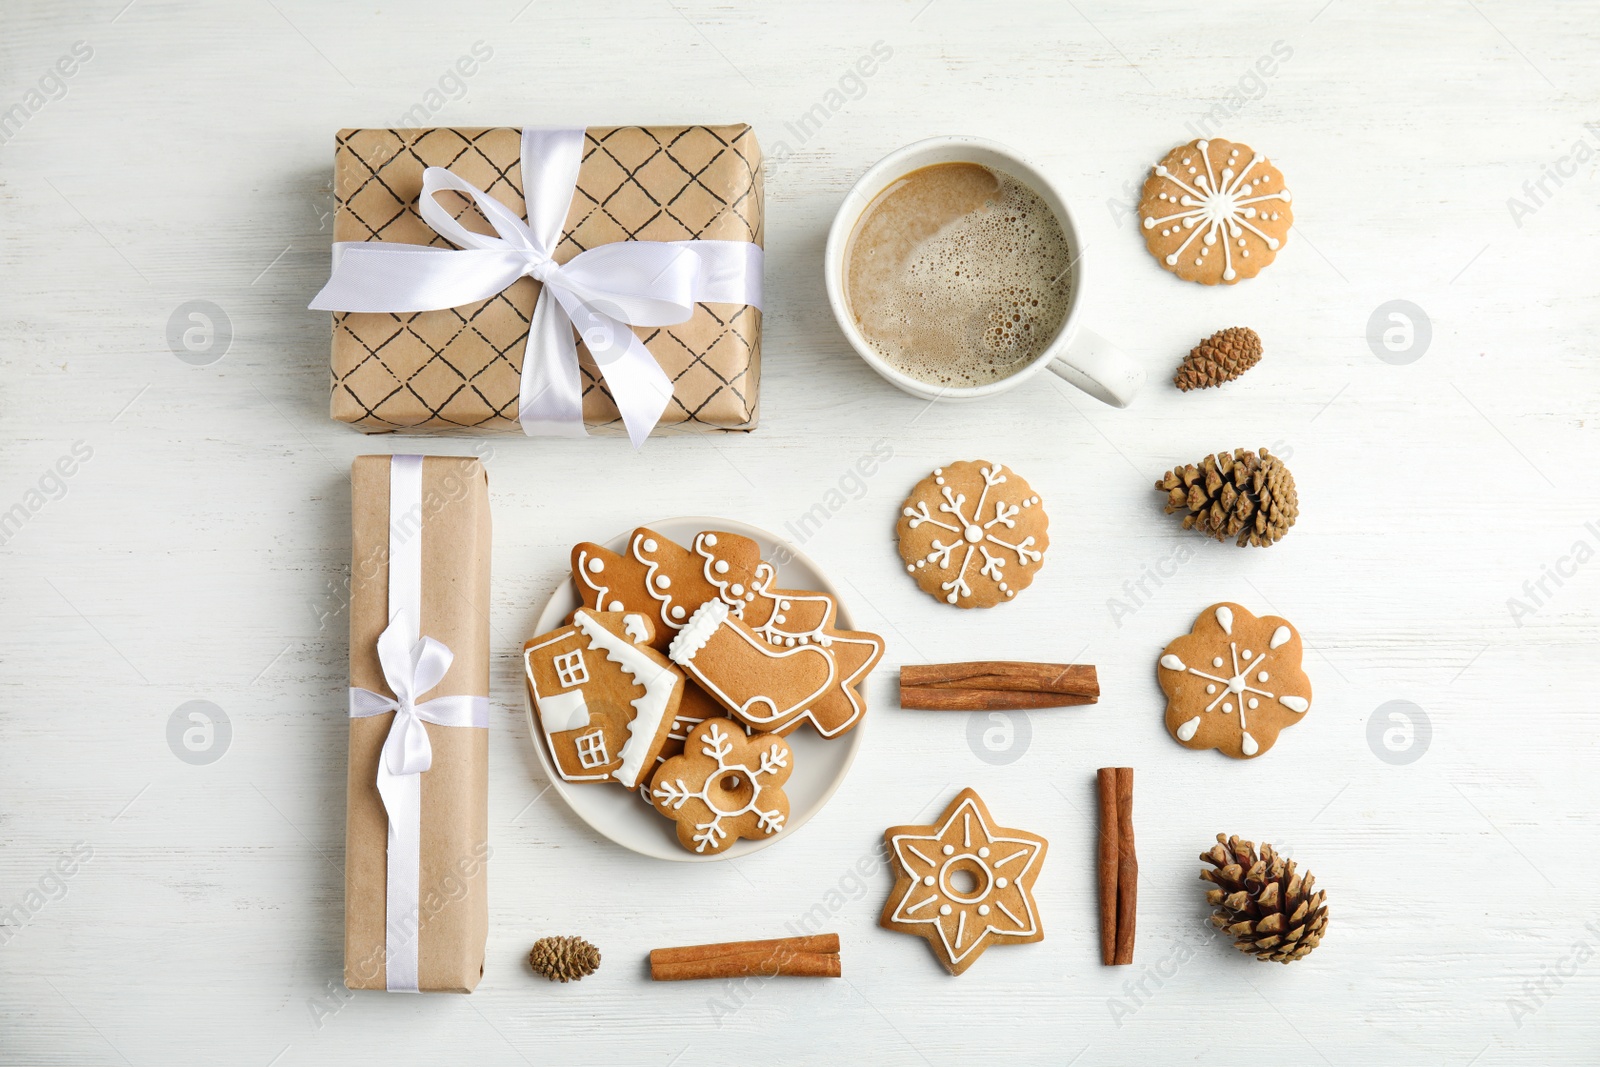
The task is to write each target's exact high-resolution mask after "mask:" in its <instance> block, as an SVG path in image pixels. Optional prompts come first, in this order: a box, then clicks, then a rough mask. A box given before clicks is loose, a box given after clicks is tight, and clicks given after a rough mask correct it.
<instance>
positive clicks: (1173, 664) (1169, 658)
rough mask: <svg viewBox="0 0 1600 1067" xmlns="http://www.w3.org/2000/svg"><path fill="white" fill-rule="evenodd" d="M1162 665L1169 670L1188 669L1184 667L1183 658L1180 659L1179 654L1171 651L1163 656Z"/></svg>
mask: <svg viewBox="0 0 1600 1067" xmlns="http://www.w3.org/2000/svg"><path fill="white" fill-rule="evenodd" d="M1161 665H1162V666H1163V667H1165V668H1166V669H1167V670H1169V671H1181V670H1185V669H1186V668H1185V667H1184V663H1183V660H1181V659H1179V658H1178V657H1177V656H1174V655H1173V654H1172V653H1171V652H1168V653H1167V654H1166V655H1165V656H1162V657H1161Z"/></svg>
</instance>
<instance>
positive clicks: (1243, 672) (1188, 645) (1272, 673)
mask: <svg viewBox="0 0 1600 1067" xmlns="http://www.w3.org/2000/svg"><path fill="white" fill-rule="evenodd" d="M1303 653H1304V649H1303V647H1302V646H1301V643H1300V632H1299V631H1298V630H1296V629H1295V628H1294V627H1293V626H1291V625H1289V622H1288V620H1286V619H1280V618H1278V617H1277V616H1276V615H1267V616H1265V617H1263V618H1259V619H1258V618H1256V617H1255V616H1254V615H1252V614H1250V612H1248V611H1246V610H1245V609H1244V608H1242V607H1240V606H1239V605H1238V604H1213V605H1211V607H1209V608H1207V609H1206V610H1204V611H1202V612H1201V613H1200V617H1199V618H1198V619H1196V620H1195V623H1194V628H1193V629H1192V630H1190V631H1189V633H1188V634H1187V635H1186V636H1184V637H1180V638H1178V639H1177V640H1176V641H1174V642H1172V643H1171V644H1170V645H1168V646H1167V647H1166V651H1164V652H1163V653H1162V655H1161V661H1160V665H1159V666H1158V667H1157V668H1156V677H1157V678H1158V679H1159V680H1160V682H1161V691H1162V692H1164V693H1166V694H1167V732H1168V733H1170V734H1172V736H1173V737H1174V738H1176V739H1177V741H1178V743H1179V744H1181V745H1183V746H1185V747H1186V748H1199V749H1205V748H1214V749H1217V750H1218V751H1219V752H1221V753H1222V754H1223V755H1225V756H1232V757H1233V758H1234V759H1251V758H1253V757H1255V756H1259V755H1261V754H1262V753H1263V752H1265V751H1267V749H1269V748H1271V747H1272V746H1273V743H1274V742H1276V741H1277V740H1278V731H1280V730H1282V729H1283V728H1284V727H1286V726H1293V725H1294V724H1295V723H1297V722H1299V721H1300V720H1301V718H1303V717H1304V716H1305V713H1306V712H1307V711H1308V710H1310V708H1311V679H1309V678H1307V677H1306V672H1305V671H1303V670H1301V669H1300V658H1301V656H1302V655H1303Z"/></svg>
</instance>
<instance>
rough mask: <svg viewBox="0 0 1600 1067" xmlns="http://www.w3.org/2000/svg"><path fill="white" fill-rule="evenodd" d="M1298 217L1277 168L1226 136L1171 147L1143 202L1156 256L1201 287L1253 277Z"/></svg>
mask: <svg viewBox="0 0 1600 1067" xmlns="http://www.w3.org/2000/svg"><path fill="white" fill-rule="evenodd" d="M1293 223H1294V212H1292V211H1290V210H1289V190H1288V189H1286V188H1285V187H1284V184H1283V174H1282V173H1280V172H1279V170H1278V168H1277V167H1274V166H1273V165H1272V164H1271V163H1270V162H1268V160H1267V157H1266V156H1263V155H1261V154H1260V153H1259V152H1257V151H1256V150H1255V149H1253V148H1251V147H1250V146H1249V145H1242V144H1235V143H1233V142H1232V141H1224V140H1220V139H1217V140H1209V141H1191V142H1189V143H1188V144H1183V145H1179V146H1178V147H1177V148H1174V149H1173V150H1172V151H1171V152H1168V153H1167V158H1166V159H1163V160H1162V161H1161V162H1160V163H1157V164H1156V165H1155V166H1154V167H1153V168H1152V169H1151V171H1150V177H1149V179H1148V180H1147V181H1146V182H1145V183H1144V194H1143V196H1142V197H1141V198H1140V200H1139V225H1140V227H1141V228H1142V229H1143V231H1144V243H1145V246H1146V247H1147V248H1149V249H1150V254H1151V255H1152V256H1155V257H1156V259H1157V260H1158V261H1159V262H1160V263H1161V265H1162V266H1163V267H1165V268H1167V270H1169V271H1171V272H1172V273H1174V274H1176V275H1177V276H1178V277H1180V278H1182V279H1183V280H1184V281H1188V282H1199V283H1200V284H1202V285H1218V284H1222V285H1233V284H1235V283H1236V282H1238V281H1240V280H1241V279H1243V278H1254V277H1255V276H1256V275H1257V274H1258V273H1260V271H1261V268H1262V267H1265V266H1266V265H1267V264H1268V263H1271V262H1272V260H1273V258H1274V257H1275V256H1277V254H1278V249H1280V248H1282V247H1283V242H1284V241H1285V240H1287V239H1288V236H1289V227H1290V225H1292V224H1293Z"/></svg>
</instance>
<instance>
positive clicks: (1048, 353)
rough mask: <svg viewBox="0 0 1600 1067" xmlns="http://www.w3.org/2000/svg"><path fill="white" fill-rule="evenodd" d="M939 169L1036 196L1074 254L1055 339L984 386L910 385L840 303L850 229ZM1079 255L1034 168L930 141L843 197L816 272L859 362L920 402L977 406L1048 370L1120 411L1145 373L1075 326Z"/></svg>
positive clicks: (955, 141) (1070, 224)
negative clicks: (962, 166) (947, 167)
mask: <svg viewBox="0 0 1600 1067" xmlns="http://www.w3.org/2000/svg"><path fill="white" fill-rule="evenodd" d="M938 163H977V164H980V165H982V166H985V167H988V168H989V169H991V170H997V171H1000V172H1002V173H1005V174H1009V175H1010V176H1011V177H1013V178H1015V179H1017V180H1018V181H1020V182H1021V183H1022V184H1024V185H1026V186H1027V187H1028V188H1030V189H1032V190H1033V191H1034V192H1035V193H1037V194H1039V197H1040V198H1041V199H1042V200H1043V201H1044V202H1045V205H1046V206H1047V207H1049V208H1050V210H1051V211H1052V212H1054V213H1055V216H1056V220H1057V221H1058V222H1060V223H1061V229H1062V230H1063V231H1064V232H1065V234H1066V237H1067V246H1068V247H1069V248H1070V249H1072V250H1073V251H1074V252H1075V254H1076V258H1074V259H1073V261H1072V265H1071V267H1070V270H1071V271H1072V297H1071V301H1070V302H1069V303H1068V305H1067V313H1066V315H1065V316H1064V317H1063V318H1062V320H1061V327H1060V329H1058V330H1057V331H1056V335H1055V337H1054V338H1052V339H1051V341H1050V343H1049V344H1047V345H1046V346H1045V347H1044V351H1042V352H1040V353H1039V354H1038V355H1037V356H1035V357H1034V359H1033V361H1032V362H1030V363H1029V364H1027V365H1026V366H1024V367H1022V368H1021V369H1019V370H1017V371H1016V372H1015V373H1013V374H1010V375H1008V376H1007V377H1005V378H1002V379H1000V380H999V381H997V382H989V383H988V384H986V385H971V386H950V385H938V384H935V383H933V382H925V381H922V380H920V379H918V378H913V377H911V376H910V375H908V374H905V373H903V372H901V371H898V370H896V369H895V368H893V367H891V366H889V364H888V363H886V362H885V361H884V359H883V357H882V356H880V355H878V354H877V353H876V352H875V351H873V349H872V346H871V345H869V344H868V343H867V340H866V338H865V337H863V336H862V335H861V330H860V328H859V327H858V326H857V325H856V319H855V315H854V314H853V313H852V312H851V310H850V304H849V301H848V300H847V299H846V298H845V292H844V277H845V254H846V251H847V249H848V248H849V245H850V235H851V234H852V233H854V232H855V228H856V223H857V222H858V221H859V220H860V219H861V216H862V214H863V213H864V212H865V211H866V209H867V206H868V205H869V204H871V203H872V201H873V200H874V199H875V198H876V197H877V196H878V194H879V193H882V192H883V191H884V190H885V189H887V188H888V187H889V186H890V185H892V184H894V183H895V182H897V181H899V180H900V179H901V178H903V177H905V176H906V175H907V174H910V173H911V172H912V171H914V170H919V169H921V168H923V167H929V166H933V165H935V164H938ZM1083 251H1084V245H1083V238H1082V237H1081V236H1080V235H1079V233H1078V227H1077V224H1076V223H1075V222H1074V221H1073V218H1072V212H1071V210H1069V209H1068V207H1067V202H1066V200H1065V199H1064V198H1063V197H1062V196H1061V194H1060V193H1059V192H1058V191H1057V190H1056V187H1055V186H1054V185H1053V184H1052V183H1051V182H1050V179H1049V178H1047V177H1045V175H1044V172H1043V171H1041V170H1040V169H1039V168H1038V167H1036V166H1034V165H1033V164H1032V163H1030V162H1029V161H1028V160H1026V159H1024V158H1023V157H1022V156H1021V155H1018V154H1017V153H1016V152H1015V151H1013V150H1012V149H1010V148H1007V147H1006V146H1005V145H1002V144H996V143H995V142H993V141H986V140H983V139H982V138H978V137H954V136H952V137H930V138H928V139H927V140H925V141H918V142H916V143H915V144H909V145H906V146H905V147H904V148H901V149H899V150H897V151H894V152H891V153H889V155H887V156H885V157H884V158H883V159H881V160H879V161H878V162H877V164H876V165H874V166H873V167H872V169H871V170H869V171H867V173H865V174H863V175H862V176H861V180H860V181H858V182H856V184H855V186H854V188H852V189H851V190H850V192H849V193H848V194H847V195H846V196H845V198H844V204H843V205H841V206H840V208H839V212H838V214H837V215H835V216H834V217H833V226H832V228H830V229H829V230H828V249H827V252H826V253H825V256H824V264H823V269H824V273H825V277H826V281H827V286H828V303H829V304H831V305H833V317H834V318H835V319H837V320H838V321H839V329H841V330H843V331H844V335H845V337H846V338H848V339H849V341H850V345H851V347H853V348H854V349H855V350H856V354H857V355H859V356H860V357H861V358H862V359H864V360H866V362H867V365H868V366H869V367H871V368H872V369H873V370H875V371H877V372H878V373H879V374H880V375H882V376H883V377H884V378H885V379H887V380H888V381H889V382H890V383H892V384H893V385H895V386H897V387H899V388H900V389H902V390H904V391H905V392H907V393H910V394H911V395H912V396H918V397H922V398H923V399H924V400H981V399H984V398H986V397H991V396H995V395H997V394H999V393H1003V392H1005V391H1006V390H1008V389H1014V388H1016V387H1017V386H1019V385H1021V384H1022V383H1023V382H1024V381H1026V380H1027V379H1029V378H1031V377H1033V375H1034V374H1036V373H1038V372H1039V371H1041V370H1043V369H1044V368H1046V367H1049V368H1050V369H1051V370H1052V371H1054V372H1055V373H1056V374H1059V375H1060V376H1061V377H1063V378H1065V379H1066V380H1067V381H1069V382H1071V383H1072V384H1073V385H1075V386H1077V387H1078V388H1079V389H1082V390H1083V391H1084V392H1086V393H1088V394H1089V395H1090V396H1092V397H1094V398H1095V399H1096V400H1102V401H1104V402H1105V403H1107V404H1111V405H1113V406H1115V407H1119V408H1122V407H1127V406H1128V404H1129V403H1131V402H1132V401H1133V398H1134V396H1135V394H1137V393H1138V392H1139V388H1140V387H1141V386H1142V385H1144V368H1143V367H1140V366H1139V365H1138V364H1137V363H1135V362H1133V360H1131V359H1130V358H1128V356H1127V355H1126V354H1124V353H1123V352H1122V350H1121V349H1119V348H1117V347H1116V346H1115V345H1113V344H1111V342H1109V341H1107V340H1106V339H1105V338H1103V337H1100V336H1099V335H1097V334H1094V333H1091V332H1090V331H1089V330H1087V329H1084V328H1083V327H1082V326H1080V325H1079V322H1078V319H1079V312H1080V311H1081V310H1082V308H1083V299H1084V292H1085V286H1084V282H1085V275H1084V254H1083Z"/></svg>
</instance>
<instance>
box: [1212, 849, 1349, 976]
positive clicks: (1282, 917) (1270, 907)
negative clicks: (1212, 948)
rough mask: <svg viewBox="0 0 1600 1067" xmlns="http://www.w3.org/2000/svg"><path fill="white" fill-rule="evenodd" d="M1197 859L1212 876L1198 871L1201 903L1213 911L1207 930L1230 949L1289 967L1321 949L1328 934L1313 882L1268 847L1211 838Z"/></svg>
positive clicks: (1324, 909) (1323, 908)
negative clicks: (1206, 885)
mask: <svg viewBox="0 0 1600 1067" xmlns="http://www.w3.org/2000/svg"><path fill="white" fill-rule="evenodd" d="M1200 858H1201V859H1203V860H1205V861H1206V862H1207V863H1209V864H1211V866H1212V867H1213V868H1215V869H1214V870H1209V871H1208V870H1202V871H1201V872H1200V878H1201V880H1202V881H1206V882H1210V883H1212V884H1213V885H1215V886H1216V887H1217V888H1216V889H1208V890H1206V903H1208V904H1210V905H1212V906H1213V907H1215V908H1216V909H1217V910H1216V911H1214V912H1212V914H1211V925H1212V926H1215V927H1217V928H1218V929H1220V930H1222V931H1223V932H1224V933H1226V934H1228V935H1229V936H1230V937H1232V938H1233V947H1234V948H1236V949H1238V950H1239V951H1240V952H1244V953H1248V954H1249V955H1252V956H1254V957H1255V958H1256V959H1258V960H1262V961H1263V962H1272V963H1289V962H1291V961H1293V960H1297V959H1299V958H1300V957H1302V956H1306V955H1309V954H1310V953H1311V950H1312V949H1314V948H1316V947H1317V946H1318V945H1319V944H1321V943H1322V934H1323V931H1325V930H1327V928H1328V908H1327V905H1325V904H1324V903H1323V896H1324V894H1323V892H1322V891H1321V890H1320V889H1319V890H1317V891H1316V892H1312V889H1313V887H1314V886H1315V885H1316V881H1317V880H1316V878H1314V877H1313V876H1312V875H1311V874H1310V873H1309V872H1308V873H1306V874H1304V875H1302V874H1300V873H1299V872H1298V871H1296V870H1295V867H1294V860H1285V859H1284V858H1283V857H1282V856H1280V855H1278V854H1277V853H1276V852H1275V851H1273V848H1272V846H1271V845H1267V844H1263V845H1262V846H1261V854H1260V855H1259V856H1257V855H1256V851H1255V845H1254V844H1252V843H1251V842H1249V841H1241V840H1240V839H1239V838H1237V837H1225V836H1223V835H1222V834H1218V835H1217V843H1216V844H1215V845H1212V846H1211V851H1209V852H1202V853H1200Z"/></svg>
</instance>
